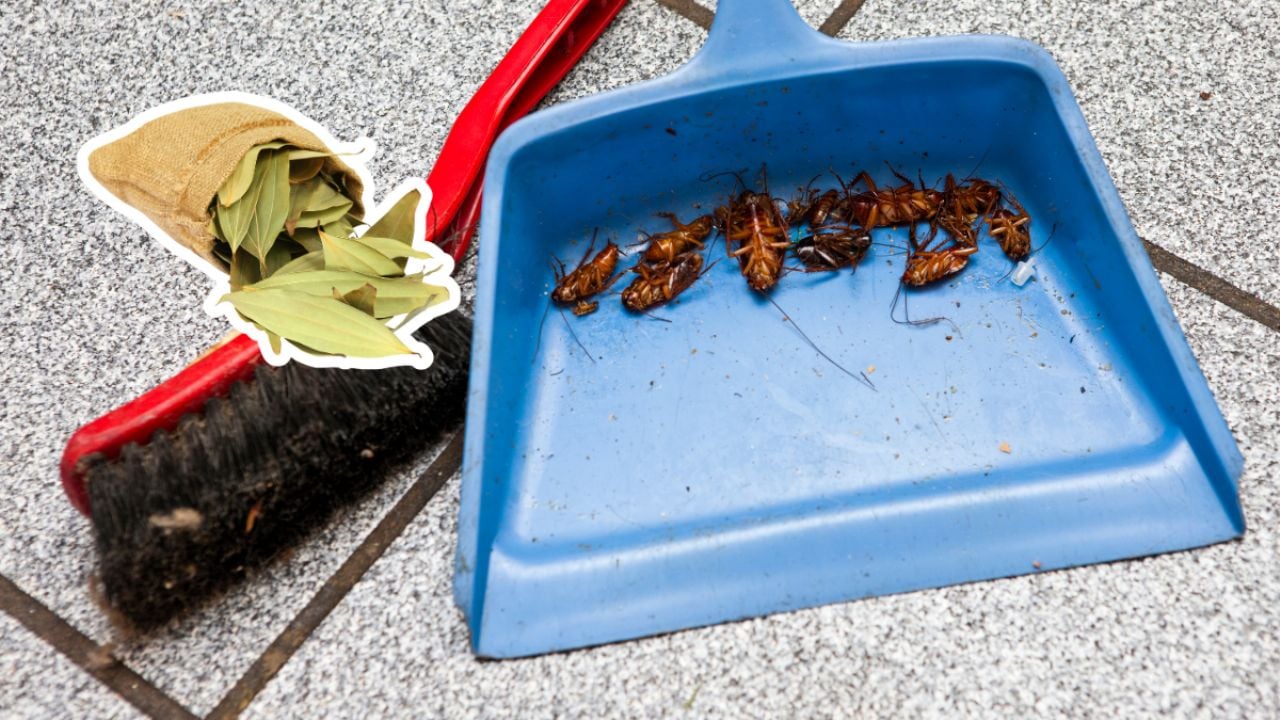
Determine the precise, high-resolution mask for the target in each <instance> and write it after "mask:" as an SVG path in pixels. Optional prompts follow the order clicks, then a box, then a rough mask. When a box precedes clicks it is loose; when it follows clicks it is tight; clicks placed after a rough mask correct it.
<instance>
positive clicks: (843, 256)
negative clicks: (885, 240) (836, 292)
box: [794, 225, 871, 272]
mask: <svg viewBox="0 0 1280 720" xmlns="http://www.w3.org/2000/svg"><path fill="white" fill-rule="evenodd" d="M811 229H812V234H810V235H808V236H806V237H802V238H800V239H799V240H798V241H796V244H795V246H794V250H795V254H796V257H798V258H800V262H802V263H804V267H805V272H823V271H827V270H839V269H840V268H842V267H854V268H856V267H857V266H858V263H859V262H861V261H862V258H863V256H864V255H866V254H867V249H868V248H870V247H871V233H869V232H867V231H866V230H862V229H859V228H855V227H853V226H852V225H820V226H818V227H815V228H811Z"/></svg>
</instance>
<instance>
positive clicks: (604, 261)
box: [551, 235, 623, 317]
mask: <svg viewBox="0 0 1280 720" xmlns="http://www.w3.org/2000/svg"><path fill="white" fill-rule="evenodd" d="M595 246H596V240H595V236H594V235H593V236H592V237H591V245H590V246H589V247H588V248H587V250H586V252H584V253H583V254H582V259H581V260H579V261H578V266H577V267H575V268H574V269H573V271H572V272H568V273H566V272H565V268H564V263H563V262H561V261H560V259H559V258H557V259H556V263H558V264H559V266H560V268H559V269H558V270H557V269H556V268H554V267H553V268H552V270H553V271H554V272H555V275H556V288H555V290H552V291H551V299H552V300H554V301H556V302H557V303H559V304H561V305H573V306H574V307H573V314H574V315H577V316H578V317H582V316H583V315H589V314H591V313H592V312H594V311H595V310H596V308H597V307H599V303H592V302H588V301H587V298H589V297H591V296H592V295H596V294H598V293H601V292H604V291H605V290H608V289H609V288H610V287H612V286H613V284H614V283H615V282H617V281H618V278H620V277H622V274H623V273H622V272H619V273H617V274H616V275H615V274H614V272H613V271H614V269H615V268H617V267H618V257H619V256H620V255H621V250H619V249H618V246H617V245H616V244H614V243H613V242H612V241H610V242H609V244H608V245H605V246H604V249H603V250H601V251H600V252H599V253H597V254H596V256H595V257H593V258H591V259H590V260H589V261H588V260H587V258H588V257H590V255H591V251H592V250H593V249H595Z"/></svg>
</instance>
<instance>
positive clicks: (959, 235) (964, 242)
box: [933, 207, 978, 247]
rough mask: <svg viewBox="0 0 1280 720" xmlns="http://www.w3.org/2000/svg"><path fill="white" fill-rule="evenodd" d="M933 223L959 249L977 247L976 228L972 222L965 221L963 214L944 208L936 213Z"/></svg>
mask: <svg viewBox="0 0 1280 720" xmlns="http://www.w3.org/2000/svg"><path fill="white" fill-rule="evenodd" d="M933 222H934V223H936V224H937V226H938V227H940V228H942V229H943V230H945V231H946V233H947V235H950V236H951V240H952V242H954V243H955V244H956V245H958V246H960V247H977V246H978V227H977V225H976V223H974V221H972V220H967V219H965V216H964V214H962V213H959V212H954V211H952V210H951V209H949V208H946V207H944V208H943V209H942V210H939V211H938V216H937V217H936V218H934V220H933Z"/></svg>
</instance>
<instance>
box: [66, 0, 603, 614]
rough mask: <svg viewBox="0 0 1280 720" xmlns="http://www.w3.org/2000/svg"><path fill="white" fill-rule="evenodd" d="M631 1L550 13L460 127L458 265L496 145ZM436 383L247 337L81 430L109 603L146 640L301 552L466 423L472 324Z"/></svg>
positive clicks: (450, 184) (445, 179)
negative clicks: (335, 364) (279, 559)
mask: <svg viewBox="0 0 1280 720" xmlns="http://www.w3.org/2000/svg"><path fill="white" fill-rule="evenodd" d="M624 2H625V0H552V1H551V2H549V3H548V5H547V6H546V8H544V9H543V10H542V11H541V12H540V13H539V14H538V15H537V17H535V18H534V20H533V22H532V23H531V24H530V25H529V27H528V28H527V29H526V30H525V32H524V34H523V35H522V36H521V37H520V38H519V39H518V40H517V41H516V43H515V45H513V46H512V48H511V49H510V51H509V52H508V53H507V55H506V57H504V58H503V60H502V61H501V62H500V63H499V64H498V66H497V68H495V70H494V72H493V74H492V75H490V77H489V78H488V79H487V80H486V81H485V83H484V84H483V85H482V86H481V87H480V88H479V90H478V91H477V92H476V94H475V96H474V97H473V98H472V99H471V101H470V102H469V103H468V104H467V106H466V107H465V108H464V109H463V111H462V112H461V113H460V114H459V117H458V120H457V121H456V122H455V124H454V126H453V128H452V129H451V130H450V132H449V136H448V137H447V138H446V140H445V144H444V147H443V148H442V150H441V153H440V157H439V159H438V161H437V163H436V166H435V167H434V168H433V169H432V172H431V174H430V175H429V176H428V178H427V183H428V185H429V186H430V187H431V188H432V191H433V197H432V203H431V213H430V217H432V218H433V220H434V221H435V223H436V226H437V228H440V230H439V231H438V232H436V233H435V234H434V236H432V237H428V238H427V239H428V240H433V241H439V243H438V244H440V245H441V246H442V247H443V248H444V249H445V250H446V251H448V252H449V253H450V254H451V255H452V256H453V257H454V259H455V261H460V260H461V259H462V257H463V256H464V255H465V253H466V251H467V247H468V245H469V243H470V239H471V235H472V233H473V231H474V229H475V225H476V221H477V220H478V217H479V211H480V197H481V192H480V191H481V181H482V169H483V165H484V161H485V158H486V156H487V154H488V149H489V147H490V145H491V144H492V142H493V140H494V139H495V138H496V137H497V135H498V133H499V132H500V131H501V130H502V129H503V128H505V127H506V126H507V125H509V124H510V123H511V122H513V121H514V120H515V119H516V118H518V117H520V116H521V115H524V114H526V113H527V112H529V111H530V110H532V109H533V107H534V106H535V105H536V104H537V103H538V102H539V101H540V100H541V98H542V97H544V96H545V95H546V93H547V92H548V91H550V89H551V88H552V87H554V86H555V85H556V84H557V83H558V82H559V81H560V79H561V78H563V77H564V75H565V74H566V73H567V72H568V70H569V68H570V67H572V66H573V65H574V63H576V62H577V60H578V59H579V58H580V57H581V56H582V55H583V53H585V52H586V50H587V49H588V48H589V47H590V46H591V45H592V44H593V43H594V41H595V39H596V38H597V37H599V35H600V34H601V33H602V32H603V31H604V29H605V27H606V26H607V25H608V24H609V22H610V21H611V20H612V19H613V17H614V16H615V15H617V13H618V12H619V11H620V10H621V7H622V5H623V3H624ZM416 334H417V337H418V339H419V340H421V341H423V342H425V343H426V344H427V345H428V346H430V347H431V348H432V350H433V352H434V356H435V361H434V363H433V364H432V366H431V367H430V368H429V369H428V370H426V371H417V370H413V369H410V368H404V367H398V368H389V369H385V370H336V369H320V368H312V367H308V366H304V365H301V364H299V363H290V364H288V365H286V366H284V367H279V368H277V367H272V366H269V365H267V364H265V363H264V362H263V361H262V358H261V356H260V355H259V353H258V350H257V345H256V344H255V343H254V342H253V341H252V340H251V339H249V338H248V337H246V336H243V335H241V336H237V337H235V338H233V339H232V340H230V341H228V342H227V343H225V344H223V345H222V346H220V347H218V348H216V349H214V350H212V351H210V352H209V353H207V354H206V355H205V356H203V357H202V358H200V359H199V360H197V361H196V362H195V363H193V364H192V365H190V366H188V367H187V368H186V369H184V370H183V371H182V372H181V373H179V374H178V375H176V376H174V377H173V378H171V379H169V380H168V381H166V382H165V383H163V384H161V385H160V386H158V387H156V388H155V389H153V390H151V391H149V392H148V393H146V394H145V395H143V396H141V397H139V398H137V399H135V400H133V401H131V402H130V403H128V404H126V405H124V406H121V407H119V408H117V409H115V410H113V411H111V412H110V413H108V414H106V415H104V416H102V417H100V418H98V419H97V420H94V421H92V422H90V423H88V424H87V425H85V426H84V427H82V428H80V429H79V430H78V431H76V433H75V434H73V435H72V437H71V438H70V440H69V441H68V443H67V447H66V449H65V451H64V453H63V457H62V461H61V465H60V470H61V476H62V484H63V487H64V489H65V490H66V492H67V495H68V497H69V498H70V500H71V502H72V504H74V505H75V506H76V507H77V508H79V509H80V510H81V511H82V512H84V513H85V514H86V515H88V516H89V518H90V521H91V524H92V526H93V531H94V535H95V543H96V546H97V551H98V555H99V570H98V578H97V581H98V590H99V595H100V598H101V600H102V601H103V602H104V603H105V604H106V605H107V607H108V609H109V612H110V614H111V615H112V617H113V619H115V620H116V621H117V622H118V623H122V624H125V625H127V626H130V627H131V628H132V629H135V630H139V631H146V630H149V629H153V628H155V627H158V626H160V625H163V624H164V623H166V622H168V621H169V620H170V619H172V618H173V617H175V616H177V615H178V614H180V613H182V612H183V611H185V610H186V609H188V608H190V607H192V606H194V605H196V604H198V603H199V602H201V601H203V600H205V599H207V598H209V597H211V596H213V595H215V594H217V593H219V592H221V591H223V590H225V589H226V588H227V587H229V586H230V585H231V584H232V583H234V582H236V581H237V580H238V579H239V578H241V577H243V576H244V575H245V574H246V573H247V572H249V571H250V570H252V569H253V568H255V567H259V566H261V565H262V564H263V563H265V562H267V561H268V560H270V559H271V558H273V557H274V556H276V555H278V554H279V553H280V552H281V551H282V550H283V549H285V548H287V547H289V546H291V545H292V544H294V543H296V542H297V541H298V540H299V539H301V538H302V537H303V536H305V535H306V534H307V533H308V532H309V531H310V530H312V529H313V528H314V527H316V526H317V525H318V524H319V523H321V522H323V521H324V520H325V519H326V518H327V517H328V516H329V515H330V514H331V513H332V512H333V511H334V510H335V509H336V508H338V507H340V506H342V505H343V504H345V503H348V502H350V501H351V500H353V499H354V498H356V497H358V496H359V495H361V494H362V493H364V492H366V491H368V490H369V489H370V488H372V487H373V486H375V485H376V484H377V483H378V481H379V480H380V479H381V478H382V477H383V476H384V475H385V473H386V471H387V469H388V468H389V467H391V466H392V465H394V464H395V463H398V462H402V461H403V460H404V459H405V458H407V457H409V456H411V455H412V454H414V453H415V452H417V451H420V450H421V449H422V448H424V447H426V446H427V445H429V444H430V443H431V442H432V441H433V440H434V439H435V438H436V437H437V436H438V435H439V433H440V432H441V431H442V430H444V429H447V428H449V427H452V426H454V425H455V424H456V423H457V421H458V420H459V419H460V418H461V416H462V411H463V408H464V405H465V397H466V372H467V367H468V365H469V346H470V321H469V319H467V318H466V317H465V316H464V315H462V314H461V313H460V312H453V313H449V314H446V315H443V316H441V317H439V318H436V319H435V320H432V321H431V322H429V323H427V324H426V325H424V326H423V327H422V328H420V329H419V330H418V332H417V333H416Z"/></svg>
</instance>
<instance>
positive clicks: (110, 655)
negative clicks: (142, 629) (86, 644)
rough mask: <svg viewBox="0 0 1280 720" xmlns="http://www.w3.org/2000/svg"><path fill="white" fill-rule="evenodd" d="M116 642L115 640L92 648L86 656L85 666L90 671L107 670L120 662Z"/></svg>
mask: <svg viewBox="0 0 1280 720" xmlns="http://www.w3.org/2000/svg"><path fill="white" fill-rule="evenodd" d="M115 651H116V644H115V643H114V642H109V643H106V644H105V645H99V646H97V647H95V648H94V649H92V650H90V651H89V652H88V653H86V654H85V656H84V667H85V669H86V670H89V671H90V672H97V671H100V670H106V669H107V668H109V667H112V666H114V665H116V664H117V663H119V662H120V660H119V659H118V658H117V657H116V656H115Z"/></svg>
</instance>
